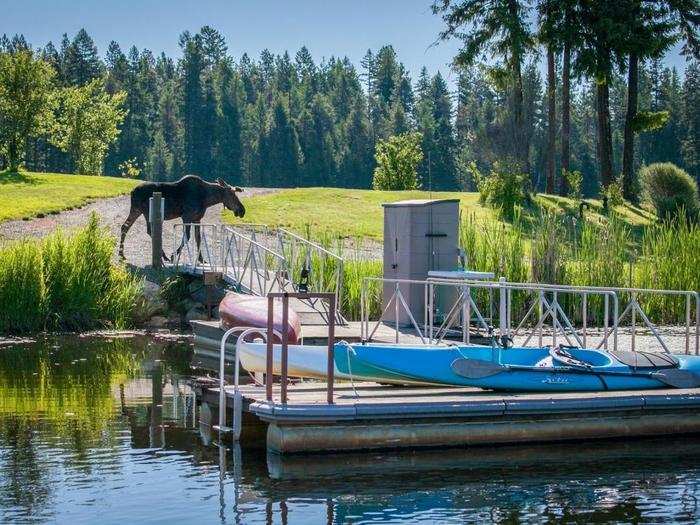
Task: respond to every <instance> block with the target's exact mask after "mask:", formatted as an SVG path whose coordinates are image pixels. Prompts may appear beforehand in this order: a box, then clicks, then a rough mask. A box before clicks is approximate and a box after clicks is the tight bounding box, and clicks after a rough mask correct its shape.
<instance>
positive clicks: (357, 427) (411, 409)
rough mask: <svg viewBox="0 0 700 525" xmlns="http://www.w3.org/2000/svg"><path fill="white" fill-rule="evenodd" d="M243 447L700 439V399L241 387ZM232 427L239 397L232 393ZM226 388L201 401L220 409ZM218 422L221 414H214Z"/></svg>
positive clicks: (300, 449)
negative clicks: (330, 398) (283, 391)
mask: <svg viewBox="0 0 700 525" xmlns="http://www.w3.org/2000/svg"><path fill="white" fill-rule="evenodd" d="M240 391H241V393H242V396H243V428H242V433H241V445H243V446H258V447H259V446H265V447H266V448H267V449H268V451H271V452H276V453H281V454H294V453H306V452H341V451H360V450H372V449H375V450H376V449H408V448H424V447H455V446H477V445H480V446H488V445H499V444H516V443H542V442H560V441H571V440H584V439H585V440H588V439H609V438H628V437H630V438H631V437H643V436H660V435H678V434H692V433H700V389H687V390H680V389H668V390H666V389H663V390H644V391H617V392H595V393H591V392H578V393H576V392H575V393H557V394H552V393H547V394H543V393H530V394H523V393H517V394H516V393H513V394H510V393H503V392H492V391H484V390H480V389H475V388H456V387H396V386H384V385H378V384H375V383H356V384H355V385H354V386H353V385H352V384H350V383H344V382H343V383H339V382H337V381H336V383H335V386H334V403H333V404H328V403H327V402H326V399H327V397H326V396H327V385H326V384H325V383H322V382H301V383H297V384H293V385H289V386H288V389H287V392H288V399H287V403H286V404H282V403H281V402H279V401H278V400H279V399H280V387H279V385H274V386H273V401H268V400H267V398H266V391H265V387H260V386H256V385H242V386H241V387H240ZM226 396H227V407H228V409H229V410H227V412H228V414H227V418H231V417H232V412H231V408H232V407H233V387H226ZM218 398H219V390H218V388H211V387H203V388H202V390H201V399H202V401H203V402H206V403H208V404H209V405H212V406H215V405H217V404H218ZM212 412H215V411H214V410H212Z"/></svg>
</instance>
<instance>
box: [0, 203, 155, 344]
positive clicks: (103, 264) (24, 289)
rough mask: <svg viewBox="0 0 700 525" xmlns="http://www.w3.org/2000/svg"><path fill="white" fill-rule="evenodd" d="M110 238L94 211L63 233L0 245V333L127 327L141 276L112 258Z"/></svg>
mask: <svg viewBox="0 0 700 525" xmlns="http://www.w3.org/2000/svg"><path fill="white" fill-rule="evenodd" d="M113 248H114V238H113V237H112V236H111V235H110V234H109V233H108V232H107V231H106V230H105V229H104V228H102V227H101V226H100V225H99V221H98V219H97V216H96V215H95V214H93V215H92V216H91V217H90V219H89V221H88V223H87V225H86V226H85V227H84V228H82V229H80V230H78V231H77V232H75V233H73V234H71V235H67V234H65V233H63V232H62V231H60V230H59V231H56V232H54V233H53V234H51V235H49V236H48V237H47V238H45V239H44V240H33V241H22V242H19V243H14V244H9V245H7V246H5V247H3V248H1V249H0V312H2V315H0V333H29V332H36V331H40V330H67V331H79V330H86V329H91V328H98V327H112V328H117V329H119V328H126V327H128V326H130V325H131V324H132V323H133V321H134V316H135V315H136V312H137V311H138V306H139V302H140V301H141V299H142V293H141V292H142V281H141V280H140V279H138V278H136V277H134V276H132V275H131V274H129V273H128V272H127V271H126V270H125V269H124V268H122V267H119V266H115V265H114V264H113V263H112V261H111V257H112V251H113Z"/></svg>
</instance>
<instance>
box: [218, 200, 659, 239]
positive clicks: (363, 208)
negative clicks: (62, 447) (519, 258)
mask: <svg viewBox="0 0 700 525" xmlns="http://www.w3.org/2000/svg"><path fill="white" fill-rule="evenodd" d="M244 195H245V194H244ZM428 198H433V199H459V200H460V210H461V213H462V216H470V217H472V219H473V220H474V221H476V222H484V223H493V222H501V221H499V219H498V214H497V213H496V212H495V211H494V210H493V209H491V208H487V207H485V206H482V205H481V204H479V194H478V193H467V192H432V193H429V192H427V191H376V190H350V189H342V188H295V189H286V190H281V191H279V192H275V193H268V194H265V195H257V196H254V197H249V198H245V197H244V204H245V205H246V215H245V218H244V219H243V221H244V222H247V223H252V224H266V225H268V226H271V227H282V228H288V229H291V230H294V231H296V232H300V233H302V234H305V233H306V232H308V231H311V233H312V234H313V235H314V236H317V235H319V234H326V235H331V236H332V237H356V238H360V239H373V240H381V239H382V236H383V216H384V214H383V209H382V203H385V202H396V201H399V200H405V199H428ZM586 202H587V203H588V205H589V210H587V211H586V212H585V214H586V217H587V220H591V221H593V222H597V223H603V222H605V221H606V220H607V219H606V217H605V216H604V215H602V204H601V202H600V201H599V200H594V199H587V200H586ZM533 208H534V209H524V210H523V213H522V222H523V224H524V225H528V224H529V225H530V227H529V228H528V229H532V227H536V224H534V223H533V221H536V220H537V218H538V217H539V215H540V213H539V212H540V211H542V209H547V210H551V211H553V212H555V213H557V214H562V215H569V216H571V217H574V216H576V215H577V214H578V203H577V202H575V201H574V200H573V199H569V198H566V197H558V196H552V195H538V196H537V197H536V198H535V206H534V207H533ZM615 211H616V212H617V215H618V216H619V217H620V218H621V219H622V220H623V221H624V222H625V223H627V224H628V225H629V226H630V227H631V228H633V229H635V230H637V229H642V228H643V227H644V226H646V225H647V224H649V223H650V221H652V220H653V214H651V213H649V212H647V211H645V210H643V209H641V208H636V207H633V206H630V205H625V206H619V207H618V208H617V209H616V210H615ZM223 217H224V220H225V221H226V222H231V223H235V222H239V221H240V219H236V218H234V216H233V214H232V213H231V212H229V211H225V212H224V215H223Z"/></svg>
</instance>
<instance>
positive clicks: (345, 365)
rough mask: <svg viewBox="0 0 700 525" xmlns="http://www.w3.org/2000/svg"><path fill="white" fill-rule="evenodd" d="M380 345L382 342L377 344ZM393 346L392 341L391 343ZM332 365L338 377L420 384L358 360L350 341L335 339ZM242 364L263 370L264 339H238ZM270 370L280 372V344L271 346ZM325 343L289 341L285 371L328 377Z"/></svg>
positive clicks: (264, 362)
mask: <svg viewBox="0 0 700 525" xmlns="http://www.w3.org/2000/svg"><path fill="white" fill-rule="evenodd" d="M377 346H383V345H377ZM392 347H394V348H395V345H392ZM333 348H334V349H333V355H334V357H335V359H334V365H335V366H334V368H333V374H334V376H335V377H336V378H337V379H343V380H352V381H358V382H360V381H371V382H374V383H384V384H397V385H408V384H423V383H422V382H421V381H416V380H414V379H411V378H409V377H405V376H402V375H400V374H396V373H393V372H387V371H384V370H380V369H378V368H376V367H373V366H371V365H368V364H366V363H363V362H361V361H357V360H356V359H355V358H354V350H353V345H350V344H347V343H336V345H335V346H334V347H333ZM237 349H238V352H239V354H238V355H239V359H240V363H241V366H242V367H243V368H245V369H246V370H247V371H248V372H251V373H254V372H262V373H265V372H266V370H267V368H266V367H267V364H266V363H267V345H266V344H265V343H260V342H253V343H249V342H247V341H241V342H240V343H239V344H238V345H237ZM272 357H273V359H272V370H273V374H275V375H280V374H281V373H282V346H281V345H278V344H275V345H273V347H272ZM327 371H328V347H327V346H316V345H291V344H290V345H289V346H288V347H287V375H288V376H289V377H303V378H311V379H323V380H325V379H327V377H328V374H327Z"/></svg>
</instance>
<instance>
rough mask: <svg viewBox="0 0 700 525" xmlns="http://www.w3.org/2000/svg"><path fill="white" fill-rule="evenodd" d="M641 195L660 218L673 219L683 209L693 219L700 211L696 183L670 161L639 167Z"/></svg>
mask: <svg viewBox="0 0 700 525" xmlns="http://www.w3.org/2000/svg"><path fill="white" fill-rule="evenodd" d="M639 175H640V176H639V178H640V179H641V181H642V184H643V185H644V196H645V198H646V200H647V201H649V202H650V203H651V204H652V205H653V206H654V208H655V209H656V214H657V215H658V216H659V218H660V219H662V220H674V219H676V218H677V217H678V216H679V215H681V214H683V212H685V215H686V217H687V218H689V219H696V218H697V216H698V213H699V212H700V197H698V185H697V183H696V182H695V181H694V180H693V178H692V177H691V176H690V175H688V173H686V172H685V171H684V170H682V169H681V168H679V167H678V166H676V165H675V164H672V163H671V162H656V163H654V164H649V165H648V166H645V167H643V168H642V169H641V170H639Z"/></svg>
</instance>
